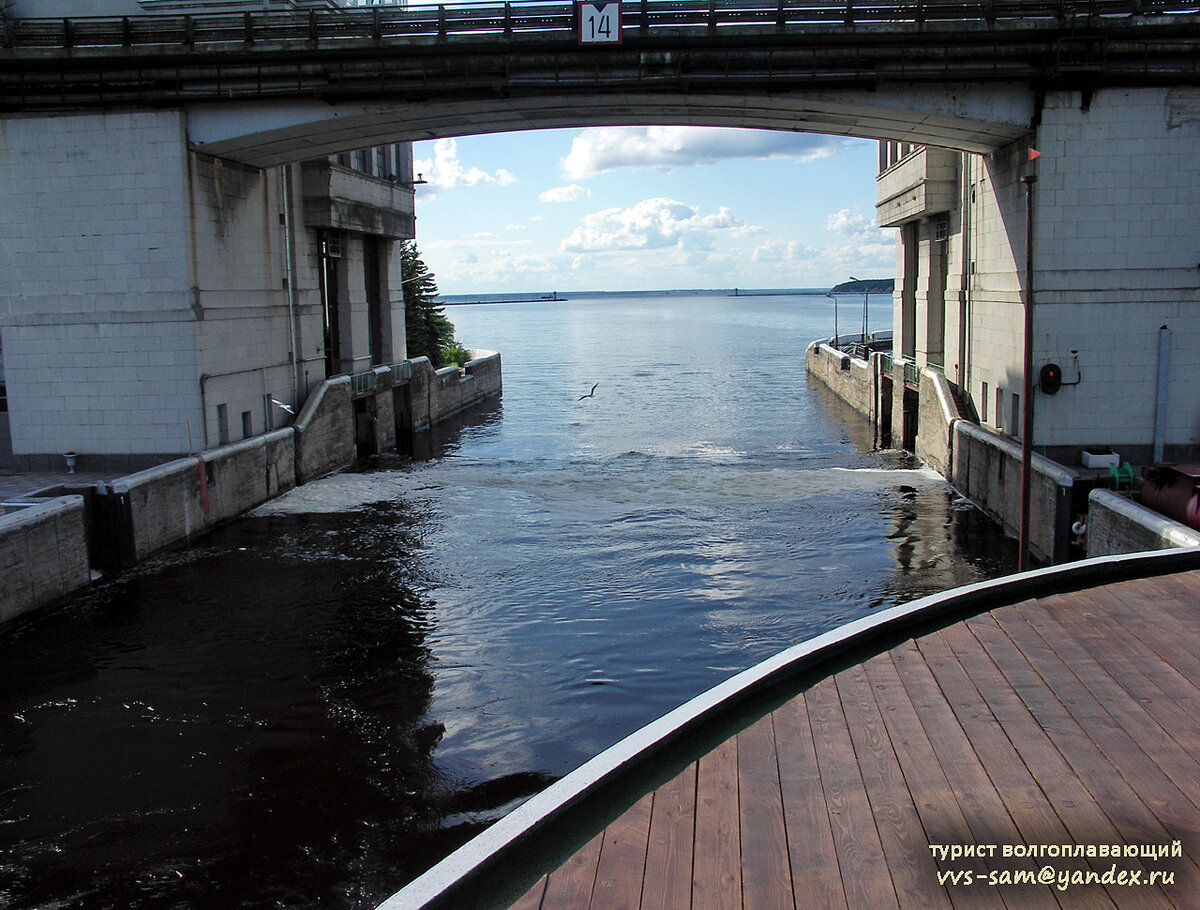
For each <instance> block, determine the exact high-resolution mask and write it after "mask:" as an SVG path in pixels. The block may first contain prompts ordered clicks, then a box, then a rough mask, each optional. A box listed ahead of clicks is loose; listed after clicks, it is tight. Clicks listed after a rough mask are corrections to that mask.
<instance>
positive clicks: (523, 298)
mask: <svg viewBox="0 0 1200 910" xmlns="http://www.w3.org/2000/svg"><path fill="white" fill-rule="evenodd" d="M566 299H567V298H566V297H560V296H559V293H558V291H551V292H550V293H549V294H537V293H533V294H496V295H495V296H488V297H474V296H469V295H465V296H464V295H455V296H453V297H439V298H438V301H437V302H438V304H439V305H441V306H475V305H477V304H484V303H541V302H542V301H543V300H545V301H549V302H552V303H562V302H563V301H565V300H566Z"/></svg>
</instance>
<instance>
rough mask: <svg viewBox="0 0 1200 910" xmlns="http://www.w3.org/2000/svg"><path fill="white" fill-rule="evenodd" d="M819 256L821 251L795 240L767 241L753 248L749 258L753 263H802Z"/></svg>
mask: <svg viewBox="0 0 1200 910" xmlns="http://www.w3.org/2000/svg"><path fill="white" fill-rule="evenodd" d="M820 255H821V250H818V249H814V248H813V247H809V246H805V245H804V244H803V243H800V242H798V241H796V240H768V241H767V242H766V243H764V244H763V245H762V246H759V247H756V248H755V250H754V253H753V254H752V256H751V258H752V259H753V261H754V262H804V261H807V260H810V259H816V258H818V257H820Z"/></svg>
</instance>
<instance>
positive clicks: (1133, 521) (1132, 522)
mask: <svg viewBox="0 0 1200 910" xmlns="http://www.w3.org/2000/svg"><path fill="white" fill-rule="evenodd" d="M1174 547H1200V531H1196V530H1193V529H1192V528H1189V527H1188V526H1187V525H1183V524H1180V523H1179V522H1177V521H1172V520H1171V519H1169V518H1166V517H1164V516H1162V515H1160V514H1159V513H1158V512H1155V511H1153V510H1152V509H1147V508H1146V507H1145V506H1143V505H1141V504H1140V503H1136V502H1134V501H1133V500H1132V499H1129V498H1127V497H1125V496H1122V495H1120V494H1119V493H1114V492H1113V491H1112V490H1092V492H1091V493H1090V494H1089V496H1088V533H1087V552H1088V556H1109V555H1115V554H1120V553H1138V552H1142V551H1144V550H1166V549H1171V548H1174Z"/></svg>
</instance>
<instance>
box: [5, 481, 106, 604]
mask: <svg viewBox="0 0 1200 910" xmlns="http://www.w3.org/2000/svg"><path fill="white" fill-rule="evenodd" d="M90 582H91V571H90V569H89V567H88V548H87V529H86V521H85V516H84V508H83V497H82V496H60V497H58V498H57V499H51V500H49V501H47V502H43V503H39V504H38V505H33V506H30V507H29V508H27V509H22V510H20V511H18V512H14V513H12V514H9V515H0V622H7V621H8V620H10V619H15V618H16V617H18V616H21V615H22V614H24V613H28V612H29V611H31V610H34V609H36V608H38V607H42V606H45V605H46V604H49V603H53V602H54V601H56V600H58V599H59V598H61V597H65V596H67V595H68V594H71V593H73V592H74V591H78V590H79V589H81V588H84V587H86V586H87V585H88V584H90Z"/></svg>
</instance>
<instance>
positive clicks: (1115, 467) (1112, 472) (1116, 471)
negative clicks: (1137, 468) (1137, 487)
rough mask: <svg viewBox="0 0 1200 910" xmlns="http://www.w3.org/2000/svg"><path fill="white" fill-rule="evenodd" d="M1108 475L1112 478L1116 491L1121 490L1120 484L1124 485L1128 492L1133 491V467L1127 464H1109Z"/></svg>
mask: <svg viewBox="0 0 1200 910" xmlns="http://www.w3.org/2000/svg"><path fill="white" fill-rule="evenodd" d="M1108 474H1109V476H1110V477H1112V478H1113V481H1114V486H1115V488H1116V489H1118V490H1119V489H1121V484H1125V485H1126V486H1127V487H1128V488H1129V489H1130V490H1132V489H1133V465H1131V464H1128V463H1124V464H1110V465H1109V466H1108Z"/></svg>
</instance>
